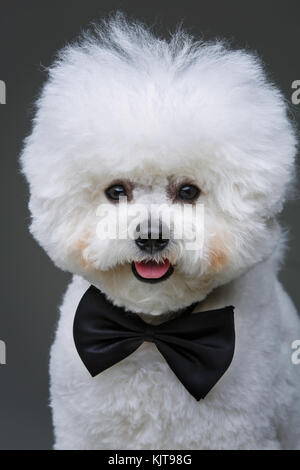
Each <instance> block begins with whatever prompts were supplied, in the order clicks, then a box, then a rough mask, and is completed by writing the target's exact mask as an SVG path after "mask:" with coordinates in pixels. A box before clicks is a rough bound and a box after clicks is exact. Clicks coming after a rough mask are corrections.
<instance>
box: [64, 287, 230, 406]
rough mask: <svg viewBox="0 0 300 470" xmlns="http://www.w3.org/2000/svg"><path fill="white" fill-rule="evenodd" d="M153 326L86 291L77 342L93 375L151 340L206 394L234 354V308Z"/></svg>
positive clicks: (187, 314)
mask: <svg viewBox="0 0 300 470" xmlns="http://www.w3.org/2000/svg"><path fill="white" fill-rule="evenodd" d="M195 305H196V304H193V305H191V306H189V307H188V308H186V309H185V310H184V312H183V314H182V315H181V316H180V317H178V318H175V319H173V320H169V321H167V322H165V323H161V324H160V325H157V326H154V325H149V324H148V323H145V322H144V321H143V320H141V319H140V318H139V317H138V315H136V314H133V313H131V312H127V311H125V309H123V308H121V307H116V306H114V305H113V304H112V303H111V302H110V301H109V300H107V298H106V297H105V295H104V294H103V293H102V292H100V291H99V290H98V289H97V288H96V287H94V286H90V287H89V289H88V290H87V291H86V293H85V294H84V295H83V297H82V299H81V301H80V303H79V305H78V308H77V311H76V315H75V319H74V327H73V334H74V341H75V345H76V348H77V351H78V354H79V356H80V357H81V359H82V361H83V363H84V364H85V366H86V368H87V369H88V371H89V372H90V374H91V375H92V376H93V377H94V376H95V375H97V374H99V373H100V372H102V371H104V370H105V369H107V368H108V367H111V366H113V365H114V364H116V363H117V362H119V361H121V360H122V359H125V358H126V357H127V356H129V354H131V353H133V352H134V351H135V350H136V349H137V348H138V347H139V346H140V345H141V344H142V343H143V342H144V341H152V342H153V343H154V344H155V345H156V347H157V349H158V350H159V352H160V353H161V354H162V355H163V357H164V358H165V360H166V361H167V363H168V365H169V366H170V368H171V369H172V370H173V372H174V373H175V374H176V376H177V377H178V379H179V380H180V381H181V382H182V384H183V385H184V386H185V387H186V389H187V390H188V391H189V392H190V393H191V394H192V395H193V396H194V397H195V398H196V400H200V398H204V397H205V395H206V394H207V393H208V392H209V391H210V389H211V388H212V387H213V386H214V385H215V383H216V382H217V381H218V380H219V379H220V378H221V376H222V375H223V374H224V372H225V371H226V369H227V368H228V367H229V365H230V363H231V360H232V357H233V352H234V342H235V335H234V318H233V309H234V307H225V308H220V309H218V310H208V311H206V312H200V313H197V314H191V313H192V310H193V309H194V308H195Z"/></svg>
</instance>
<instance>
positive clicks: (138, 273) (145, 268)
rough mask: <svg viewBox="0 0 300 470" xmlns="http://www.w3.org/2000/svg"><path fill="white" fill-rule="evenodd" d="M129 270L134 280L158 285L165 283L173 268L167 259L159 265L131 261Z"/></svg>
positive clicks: (149, 262) (150, 261)
mask: <svg viewBox="0 0 300 470" xmlns="http://www.w3.org/2000/svg"><path fill="white" fill-rule="evenodd" d="M131 270H132V273H133V275H134V276H135V277H136V279H138V280H139V281H141V282H145V283H148V284H158V283H160V282H163V281H166V280H167V279H169V277H170V276H172V274H173V273H174V268H173V266H172V265H171V263H170V261H169V260H168V259H165V260H163V261H162V262H159V263H158V262H156V261H152V260H148V261H142V262H138V261H133V262H132V263H131Z"/></svg>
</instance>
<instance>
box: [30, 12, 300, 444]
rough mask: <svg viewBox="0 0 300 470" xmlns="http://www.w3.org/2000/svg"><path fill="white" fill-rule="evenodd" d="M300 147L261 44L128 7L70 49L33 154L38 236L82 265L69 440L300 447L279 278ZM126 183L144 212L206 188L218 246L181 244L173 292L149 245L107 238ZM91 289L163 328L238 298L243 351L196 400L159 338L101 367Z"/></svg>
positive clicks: (55, 402)
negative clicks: (108, 191)
mask: <svg viewBox="0 0 300 470" xmlns="http://www.w3.org/2000/svg"><path fill="white" fill-rule="evenodd" d="M295 154H296V137H295V132H294V130H293V128H292V126H291V124H290V122H289V120H288V118H287V111H286V105H285V102H284V99H283V97H282V95H281V94H280V92H279V91H278V90H277V88H276V87H274V86H273V85H272V84H270V83H269V82H268V81H267V79H266V77H265V74H264V71H263V68H262V66H261V63H260V61H259V60H258V59H257V58H256V57H255V56H254V55H251V54H249V53H246V52H245V51H236V50H231V49H230V48H229V47H227V46H226V45H225V44H224V43H221V42H218V41H217V42H214V43H204V42H194V41H193V39H192V38H191V37H189V36H188V35H186V34H185V33H184V32H182V31H181V30H178V31H177V32H176V33H175V34H174V35H173V36H172V38H171V40H170V41H169V42H167V41H164V40H160V39H157V38H156V37H154V36H153V35H152V33H151V32H149V31H148V30H147V29H146V28H145V27H144V26H142V25H140V24H138V23H128V22H126V20H125V19H124V18H123V17H122V16H121V15H117V16H115V17H114V18H111V19H110V20H108V21H107V22H102V23H101V25H100V26H97V27H96V28H95V30H94V32H93V34H90V35H85V37H84V38H83V39H82V40H80V41H79V42H78V43H77V44H73V45H71V46H68V47H67V48H65V49H64V50H63V51H62V52H61V53H60V55H59V57H58V59H57V61H56V63H55V64H54V65H53V67H52V68H51V69H50V70H49V80H48V81H47V83H46V85H45V87H44V89H43V92H42V94H41V97H40V99H39V100H38V103H37V112H36V116H35V119H34V126H33V131H32V134H31V135H30V136H29V137H28V138H27V139H26V141H25V146H24V150H23V154H22V166H23V171H24V173H25V175H26V177H27V179H28V181H29V183H30V192H31V197H30V210H31V213H32V224H31V232H32V234H33V235H34V237H35V238H36V239H37V240H38V242H39V243H40V244H41V245H42V246H43V247H44V249H45V250H46V251H47V253H48V254H49V256H50V257H51V258H52V259H53V261H54V262H55V263H56V265H57V266H59V267H60V268H62V269H65V270H68V271H70V272H72V273H74V274H75V276H74V279H73V281H72V283H71V285H70V286H69V288H68V290H67V293H66V295H65V298H64V302H63V305H62V307H61V317H60V321H59V325H58V329H57V334H56V339H55V342H54V345H53V347H52V353H51V405H52V408H53V416H54V425H55V434H56V448H57V449H63V448H64V449H102V448H104V449H115V448H120V449H129V448H135V449H143V448H148V449H194V448H195V449H228V448H237V449H249V448H251V449H258V448H259V449H280V448H299V447H300V441H299V429H300V413H299V398H300V397H299V388H300V387H299V385H300V384H299V376H300V374H299V367H298V369H297V366H295V365H293V364H292V362H291V343H292V341H293V340H294V339H298V338H300V322H299V318H298V316H297V313H296V311H295V308H294V307H293V305H292V303H291V301H290V300H289V298H288V296H287V294H286V293H285V292H284V291H283V288H282V287H281V285H280V284H279V282H278V280H277V271H278V264H279V261H280V259H281V258H282V255H281V253H282V251H283V237H282V233H281V229H280V226H279V224H278V222H277V220H276V216H277V214H278V213H279V212H280V210H281V209H282V204H283V202H284V200H285V197H286V191H287V188H290V187H291V182H292V177H293V173H294V158H295ZM124 179H126V180H129V181H130V182H131V183H132V184H133V185H134V189H133V201H134V202H135V203H140V204H150V203H155V202H160V203H162V202H163V203H165V204H167V205H169V206H171V205H172V204H173V203H172V202H171V201H170V199H169V198H168V193H167V191H166V188H167V185H168V184H169V182H170V180H172V181H173V183H174V182H175V183H176V182H177V183H178V182H179V183H180V182H184V181H185V180H187V179H188V180H189V181H192V182H194V183H195V184H197V185H198V186H199V187H200V188H201V195H200V198H199V200H198V203H199V204H200V203H201V204H203V205H204V209H205V223H204V226H203V227H201V230H202V231H203V233H202V235H203V240H204V245H203V249H201V250H199V251H190V250H187V249H186V240H185V239H182V240H174V241H173V243H171V244H170V246H169V247H168V248H167V250H166V252H164V256H167V257H169V258H170V259H171V260H172V262H173V264H174V265H175V270H174V274H173V275H172V276H171V277H170V278H169V279H168V280H166V281H164V282H161V283H159V284H146V283H143V282H140V281H139V280H137V279H136V278H135V277H134V276H133V274H132V271H131V267H130V265H131V262H132V261H133V260H138V259H140V257H141V255H140V252H139V250H138V247H137V246H136V244H135V243H134V242H133V241H132V240H128V239H127V240H104V241H103V240H99V237H97V234H96V228H97V223H98V218H97V215H96V213H97V212H96V211H97V208H98V207H99V206H100V207H101V205H103V204H104V203H106V204H107V203H108V201H107V199H106V197H105V194H104V190H105V188H107V186H109V185H110V184H111V183H112V182H114V181H116V180H124ZM175 183H174V184H175ZM113 217H114V215H113V212H112V215H111V218H113ZM90 283H93V284H94V285H96V286H98V287H99V288H100V289H101V290H102V291H104V292H105V294H106V295H107V296H108V297H109V298H110V299H111V300H112V301H113V302H114V303H115V304H117V305H122V306H124V307H125V308H126V309H129V310H132V311H135V312H137V313H141V312H142V313H144V314H145V315H146V317H145V315H144V318H147V321H151V318H153V316H154V315H159V314H162V313H167V312H170V311H175V310H178V309H180V308H182V307H184V306H186V305H189V304H190V303H192V302H194V301H198V302H199V306H198V309H197V310H198V311H200V310H202V309H207V308H216V307H219V306H220V307H223V306H225V305H228V304H233V305H235V307H236V310H235V318H236V338H237V339H236V341H237V344H236V351H235V355H234V360H233V362H232V365H231V366H230V368H229V369H228V371H227V372H226V373H225V375H224V376H223V377H222V379H221V380H220V381H219V382H218V383H217V385H216V386H215V387H214V388H213V389H212V391H211V392H210V393H209V395H208V396H207V397H206V398H205V400H202V401H200V402H196V401H195V400H194V398H193V397H192V396H191V395H189V394H188V392H187V391H186V390H185V389H184V387H183V386H182V384H181V383H180V382H178V380H177V379H176V378H175V376H174V374H173V373H172V372H171V371H170V369H169V368H168V366H167V364H166V362H165V361H164V359H163V358H162V357H161V356H160V354H159V353H158V351H157V350H156V349H155V346H153V345H152V344H151V343H144V345H143V346H141V347H140V348H139V349H138V350H137V351H136V352H135V353H134V354H132V355H131V356H130V357H128V358H127V359H125V360H123V361H122V362H121V363H119V364H117V365H115V366H113V367H111V368H110V369H108V370H107V371H105V372H103V373H102V374H100V375H99V376H97V377H96V378H94V379H92V378H91V377H90V376H89V374H88V372H87V370H86V369H85V367H84V365H83V364H82V362H81V360H80V358H79V356H78V354H77V352H76V350H75V347H74V343H73V339H72V322H73V317H74V313H75V310H76V307H77V304H78V302H79V300H80V298H81V296H82V295H83V293H84V291H85V289H87V287H88V285H89V284H90ZM297 393H298V395H297ZM297 400H298V403H297ZM297 433H298V434H297Z"/></svg>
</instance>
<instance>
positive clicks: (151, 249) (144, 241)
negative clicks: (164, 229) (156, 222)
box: [135, 230, 169, 254]
mask: <svg viewBox="0 0 300 470" xmlns="http://www.w3.org/2000/svg"><path fill="white" fill-rule="evenodd" d="M151 235H152V237H153V238H152V237H151ZM135 243H136V244H137V246H138V247H139V248H140V249H141V250H143V251H146V253H150V254H154V253H157V252H158V251H161V250H163V249H164V248H165V247H166V246H167V244H168V243H169V240H168V239H166V238H162V233H161V230H160V231H159V234H157V233H155V234H152V233H151V232H148V238H142V237H139V238H137V239H136V240H135Z"/></svg>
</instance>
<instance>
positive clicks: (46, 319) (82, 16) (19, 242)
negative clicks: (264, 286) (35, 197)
mask: <svg viewBox="0 0 300 470" xmlns="http://www.w3.org/2000/svg"><path fill="white" fill-rule="evenodd" d="M117 8H119V9H122V10H124V11H126V12H128V13H129V14H130V15H131V16H133V17H136V18H139V19H142V20H144V21H146V22H147V23H148V24H150V25H153V26H154V30H155V31H156V32H158V33H159V34H161V35H162V36H164V35H166V33H167V32H168V31H169V30H172V29H174V26H175V25H176V24H177V23H178V22H179V21H182V20H183V22H184V25H185V26H186V27H187V29H188V30H189V31H190V32H191V33H194V34H196V35H199V34H200V33H201V34H204V37H205V38H207V39H209V38H213V37H215V36H221V37H226V38H229V39H233V43H234V45H236V46H239V47H240V46H241V47H247V48H250V49H254V50H256V51H258V52H259V54H260V55H261V56H262V57H263V59H264V61H265V63H266V65H267V69H268V70H269V72H270V76H271V78H272V79H273V80H274V81H275V82H276V83H277V84H278V85H279V86H280V88H281V89H282V91H283V92H284V94H285V96H286V98H287V100H290V97H291V83H292V82H293V81H294V80H296V79H300V64H299V44H300V26H299V25H300V2H299V1H293V0H285V1H284V0H282V1H274V0H273V1H268V0H263V1H262V0H261V1H259V2H258V1H257V2H256V1H253V0H252V1H251V2H250V1H249V2H248V1H247V2H246V1H241V0H240V1H235V2H234V1H224V0H219V1H216V0H203V1H201V0H198V1H187V0H182V1H181V2H177V3H175V1H167V0H163V1H161V2H157V1H156V0H152V1H149V0H137V1H118V2H117V1H113V0H110V1H102V0H98V1H92V0H85V1H74V0H72V1H70V0H60V1H56V0H52V1H48V0H47V1H46V0H43V1H31V0H20V1H15V0H10V1H9V2H8V1H2V0H1V1H0V79H1V80H4V81H5V82H6V85H7V104H6V105H0V156H1V185H0V191H1V197H0V201H1V204H2V205H3V207H2V211H1V215H2V224H1V243H0V247H1V264H2V269H1V276H2V278H1V284H0V285H1V288H2V295H1V315H0V339H2V340H5V341H6V344H7V364H6V365H2V366H1V365H0V448H1V449H48V448H51V446H52V441H53V436H52V429H51V414H50V409H49V406H48V400H49V398H48V354H49V347H50V344H51V342H52V340H53V335H54V329H55V324H56V322H57V318H58V308H57V306H58V304H59V302H60V300H61V297H62V294H63V292H64V290H65V287H66V284H67V282H68V280H69V278H70V275H69V274H66V273H62V272H61V271H59V270H58V269H56V268H55V267H54V266H53V264H52V262H51V261H50V260H49V259H48V258H47V256H46V254H45V253H44V252H43V251H42V250H41V249H40V247H39V246H38V245H37V244H36V243H35V242H34V241H33V240H32V239H31V237H30V235H29V233H28V230H27V226H28V222H29V214H28V210H27V200H28V190H27V186H26V184H25V182H24V181H23V178H22V176H21V175H20V174H19V170H18V163H17V157H18V154H19V152H20V149H21V145H22V139H23V138H24V136H25V135H27V134H28V133H29V131H30V119H31V117H32V102H33V100H34V99H35V98H36V96H37V94H38V92H39V90H40V87H41V84H42V83H43V81H44V79H45V76H46V75H45V73H44V72H43V71H42V66H47V65H49V64H50V63H51V62H52V60H53V58H54V55H55V51H57V49H59V48H61V47H62V46H63V45H65V43H66V42H68V41H71V40H72V39H73V38H74V37H75V36H76V35H77V33H78V32H79V31H80V30H81V28H83V27H85V26H86V25H87V24H88V23H89V22H90V21H91V20H95V19H97V18H100V17H101V16H103V15H105V14H106V13H108V12H112V11H114V10H115V9H117ZM220 79H221V77H220ZM299 113H300V105H298V106H294V107H293V115H294V118H295V119H296V120H297V121H298V122H299ZM274 191H276V187H275V188H274ZM298 211H299V200H294V201H293V202H292V203H289V204H288V206H287V207H286V208H285V210H284V213H283V215H282V220H283V222H284V224H285V226H286V227H289V228H290V249H289V252H288V254H287V258H286V262H285V265H284V267H283V269H282V273H281V279H282V281H283V282H284V285H285V286H286V289H287V291H288V292H289V293H290V294H291V296H292V298H293V300H294V302H295V303H296V305H297V307H298V309H300V288H299V282H298V276H299V272H300V271H299V267H300V256H299V254H300V243H299V239H300V222H299V217H298V213H299V212H298Z"/></svg>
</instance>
